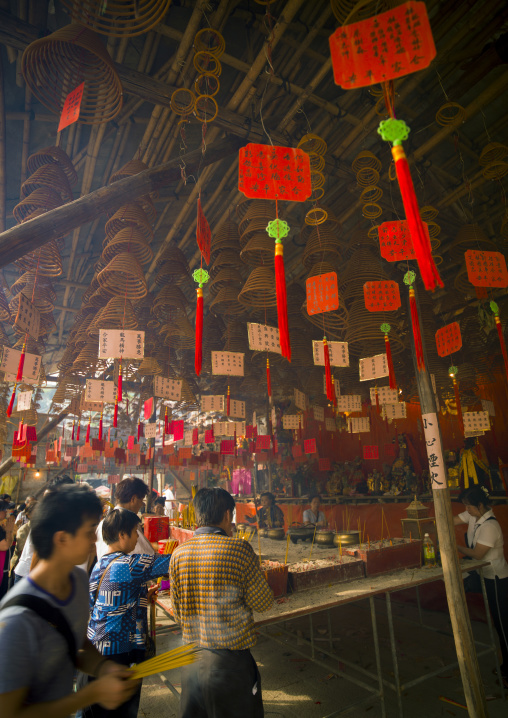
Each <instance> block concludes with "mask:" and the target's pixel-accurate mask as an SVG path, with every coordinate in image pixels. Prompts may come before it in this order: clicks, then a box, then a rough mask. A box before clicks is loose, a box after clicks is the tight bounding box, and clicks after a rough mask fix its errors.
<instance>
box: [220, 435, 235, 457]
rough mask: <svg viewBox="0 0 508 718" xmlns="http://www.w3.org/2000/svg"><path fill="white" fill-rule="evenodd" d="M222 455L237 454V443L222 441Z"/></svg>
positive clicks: (229, 440) (230, 440) (227, 440)
mask: <svg viewBox="0 0 508 718" xmlns="http://www.w3.org/2000/svg"><path fill="white" fill-rule="evenodd" d="M220 453H221V454H229V455H233V454H234V453H235V442H234V440H233V439H222V441H221V442H220Z"/></svg>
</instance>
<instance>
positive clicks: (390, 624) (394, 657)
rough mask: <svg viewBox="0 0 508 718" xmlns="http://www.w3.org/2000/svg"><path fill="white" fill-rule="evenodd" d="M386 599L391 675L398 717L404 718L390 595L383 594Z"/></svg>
mask: <svg viewBox="0 0 508 718" xmlns="http://www.w3.org/2000/svg"><path fill="white" fill-rule="evenodd" d="M385 597H386V611H387V616H388V629H389V631H390V647H391V649H392V662H393V675H394V678H395V692H396V693H397V704H398V706H399V716H400V718H403V717H404V712H403V710H402V695H401V692H400V678H399V663H398V660H397V647H396V645H395V632H394V630H393V616H392V601H391V598H390V594H389V593H388V592H386V593H385Z"/></svg>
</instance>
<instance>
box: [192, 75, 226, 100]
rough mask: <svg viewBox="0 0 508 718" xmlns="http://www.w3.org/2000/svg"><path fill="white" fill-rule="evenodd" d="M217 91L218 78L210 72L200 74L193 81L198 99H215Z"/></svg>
mask: <svg viewBox="0 0 508 718" xmlns="http://www.w3.org/2000/svg"><path fill="white" fill-rule="evenodd" d="M219 90H220V82H219V78H218V77H217V75H214V74H212V73H211V72H203V73H201V75H198V76H197V78H196V80H195V81H194V91H195V93H196V95H197V96H198V97H201V96H206V97H215V95H216V94H217V93H218V92H219Z"/></svg>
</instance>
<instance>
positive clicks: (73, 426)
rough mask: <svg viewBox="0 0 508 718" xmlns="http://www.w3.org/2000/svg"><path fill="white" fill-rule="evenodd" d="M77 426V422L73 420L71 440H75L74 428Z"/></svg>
mask: <svg viewBox="0 0 508 718" xmlns="http://www.w3.org/2000/svg"><path fill="white" fill-rule="evenodd" d="M75 428H76V422H75V421H73V422H72V434H71V441H74V429H75Z"/></svg>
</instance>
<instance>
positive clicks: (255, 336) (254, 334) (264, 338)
mask: <svg viewBox="0 0 508 718" xmlns="http://www.w3.org/2000/svg"><path fill="white" fill-rule="evenodd" d="M247 334H248V336H249V349H252V351H255V352H262V351H268V352H275V353H276V354H281V353H282V352H281V348H280V338H279V330H278V328H277V327H269V326H268V325H267V324H252V323H251V322H247Z"/></svg>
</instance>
